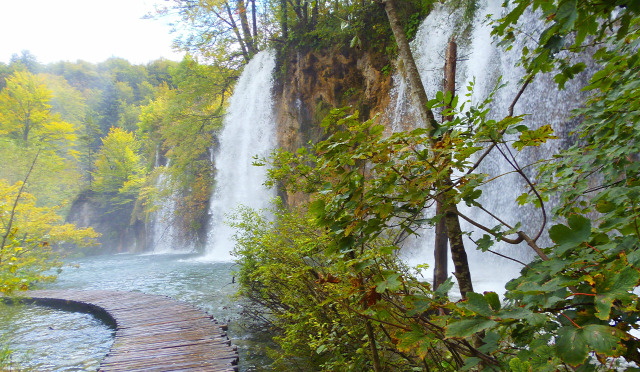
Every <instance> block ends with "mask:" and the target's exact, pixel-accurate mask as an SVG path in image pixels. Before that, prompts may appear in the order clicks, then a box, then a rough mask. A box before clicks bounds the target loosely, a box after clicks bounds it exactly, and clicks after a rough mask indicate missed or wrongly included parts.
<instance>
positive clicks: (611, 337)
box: [582, 324, 624, 356]
mask: <svg viewBox="0 0 640 372" xmlns="http://www.w3.org/2000/svg"><path fill="white" fill-rule="evenodd" d="M582 333H583V335H584V338H585V340H586V341H587V344H588V345H589V346H591V349H592V350H594V351H595V352H597V353H600V354H604V355H606V356H618V355H619V353H620V351H621V349H622V348H623V346H622V344H621V341H622V338H623V337H624V333H623V332H622V331H620V330H619V329H617V328H614V327H610V326H608V325H603V324H589V325H587V326H585V327H584V328H583V332H582Z"/></svg>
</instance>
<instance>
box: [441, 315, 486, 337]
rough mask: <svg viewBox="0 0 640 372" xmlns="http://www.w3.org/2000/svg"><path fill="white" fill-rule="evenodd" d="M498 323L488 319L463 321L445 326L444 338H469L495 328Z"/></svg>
mask: <svg viewBox="0 0 640 372" xmlns="http://www.w3.org/2000/svg"><path fill="white" fill-rule="evenodd" d="M497 324H498V323H497V322H495V321H493V320H489V319H464V320H460V321H457V322H455V323H451V324H449V325H448V326H447V331H446V333H445V336H446V337H469V336H471V335H473V334H474V333H477V332H480V331H483V330H485V329H487V328H491V327H494V326H496V325H497Z"/></svg>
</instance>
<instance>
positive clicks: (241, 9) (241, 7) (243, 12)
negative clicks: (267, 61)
mask: <svg viewBox="0 0 640 372" xmlns="http://www.w3.org/2000/svg"><path fill="white" fill-rule="evenodd" d="M236 4H237V7H238V14H239V16H240V25H242V34H243V35H244V40H245V43H246V44H247V51H248V52H249V55H250V56H249V57H251V56H253V55H254V54H256V49H255V46H254V44H253V36H252V35H251V29H250V28H249V19H248V18H247V7H246V5H245V3H244V0H237V1H236Z"/></svg>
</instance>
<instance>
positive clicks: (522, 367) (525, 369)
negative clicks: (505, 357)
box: [509, 358, 531, 372]
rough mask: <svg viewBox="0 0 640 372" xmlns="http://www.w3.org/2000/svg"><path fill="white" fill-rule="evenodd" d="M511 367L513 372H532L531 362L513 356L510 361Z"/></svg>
mask: <svg viewBox="0 0 640 372" xmlns="http://www.w3.org/2000/svg"><path fill="white" fill-rule="evenodd" d="M509 368H510V369H511V372H531V363H529V362H527V361H524V362H523V361H521V360H520V359H518V358H513V359H511V360H510V361H509Z"/></svg>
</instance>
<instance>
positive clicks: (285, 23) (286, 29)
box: [280, 0, 289, 42]
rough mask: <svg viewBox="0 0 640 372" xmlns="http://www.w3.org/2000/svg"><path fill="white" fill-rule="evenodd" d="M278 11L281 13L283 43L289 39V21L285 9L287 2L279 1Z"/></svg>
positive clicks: (285, 0)
mask: <svg viewBox="0 0 640 372" xmlns="http://www.w3.org/2000/svg"><path fill="white" fill-rule="evenodd" d="M280 11H281V12H282V15H281V18H280V25H281V26H282V38H283V39H284V42H286V41H287V39H289V20H288V14H287V13H288V9H287V0H280Z"/></svg>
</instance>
